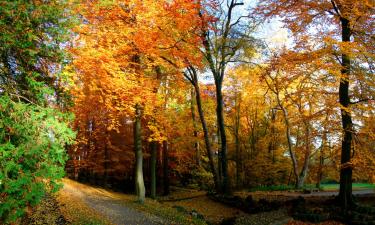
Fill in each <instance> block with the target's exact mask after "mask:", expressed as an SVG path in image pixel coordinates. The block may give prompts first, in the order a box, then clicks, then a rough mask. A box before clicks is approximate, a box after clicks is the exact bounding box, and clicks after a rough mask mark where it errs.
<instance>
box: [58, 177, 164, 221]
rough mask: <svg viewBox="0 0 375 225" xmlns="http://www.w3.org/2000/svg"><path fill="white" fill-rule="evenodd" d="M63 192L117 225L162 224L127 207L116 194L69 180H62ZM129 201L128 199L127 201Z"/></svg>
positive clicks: (152, 216) (152, 217)
mask: <svg viewBox="0 0 375 225" xmlns="http://www.w3.org/2000/svg"><path fill="white" fill-rule="evenodd" d="M64 191H66V192H68V193H70V194H71V195H73V196H75V197H77V198H79V199H81V200H82V201H83V202H85V203H86V204H87V205H88V206H89V207H91V208H92V209H94V210H95V211H97V212H98V213H100V214H102V215H103V216H105V217H106V218H107V219H108V220H110V221H111V222H113V223H114V224H117V225H122V224H124V225H125V224H126V225H154V224H155V225H157V224H163V220H162V219H160V218H158V217H156V216H154V215H148V214H146V213H143V212H139V211H137V210H134V209H132V208H129V207H127V206H126V205H125V204H126V201H124V200H120V198H119V197H118V196H116V194H112V193H110V192H108V191H105V190H103V189H100V188H93V187H88V186H86V185H82V184H78V183H75V182H72V181H69V180H66V179H65V180H64ZM129 200H130V199H129Z"/></svg>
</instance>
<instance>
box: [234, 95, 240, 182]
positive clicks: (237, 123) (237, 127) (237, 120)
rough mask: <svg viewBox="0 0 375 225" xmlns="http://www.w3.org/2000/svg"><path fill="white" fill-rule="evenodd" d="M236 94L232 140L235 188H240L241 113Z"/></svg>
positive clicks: (238, 98) (238, 97)
mask: <svg viewBox="0 0 375 225" xmlns="http://www.w3.org/2000/svg"><path fill="white" fill-rule="evenodd" d="M237 95H240V94H238V93H236V103H235V107H236V112H235V128H234V138H235V148H236V187H237V188H240V187H241V181H242V179H241V163H242V162H241V160H242V158H241V149H240V137H239V136H240V134H239V133H240V119H241V117H240V113H241V111H240V110H241V95H240V96H237Z"/></svg>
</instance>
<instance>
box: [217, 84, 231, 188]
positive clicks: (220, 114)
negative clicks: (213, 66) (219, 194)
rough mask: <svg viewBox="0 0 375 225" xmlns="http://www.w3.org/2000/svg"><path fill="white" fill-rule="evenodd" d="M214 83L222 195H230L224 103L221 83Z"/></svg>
mask: <svg viewBox="0 0 375 225" xmlns="http://www.w3.org/2000/svg"><path fill="white" fill-rule="evenodd" d="M215 83H216V85H215V86H216V115H217V124H218V127H219V131H220V141H221V151H220V156H221V157H220V158H221V169H222V188H221V189H222V191H223V193H224V194H230V184H229V177H228V159H227V136H226V132H225V124H224V110H223V107H224V102H223V93H222V81H221V82H220V81H217V80H216V81H215Z"/></svg>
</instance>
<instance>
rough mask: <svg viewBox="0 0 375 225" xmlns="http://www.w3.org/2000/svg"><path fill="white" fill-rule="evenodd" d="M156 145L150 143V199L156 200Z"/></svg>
mask: <svg viewBox="0 0 375 225" xmlns="http://www.w3.org/2000/svg"><path fill="white" fill-rule="evenodd" d="M157 148H158V146H157V143H156V142H155V141H152V142H151V143H150V150H151V198H153V199H155V198H156V161H157Z"/></svg>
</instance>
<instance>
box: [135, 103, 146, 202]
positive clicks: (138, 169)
mask: <svg viewBox="0 0 375 225" xmlns="http://www.w3.org/2000/svg"><path fill="white" fill-rule="evenodd" d="M141 116H142V111H141V106H140V105H139V104H136V105H135V121H134V150H135V161H136V162H135V164H136V166H135V190H136V194H137V197H138V201H139V202H140V203H143V202H144V200H145V193H146V190H145V183H144V180H143V155H142V133H141V129H142V128H141Z"/></svg>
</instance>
